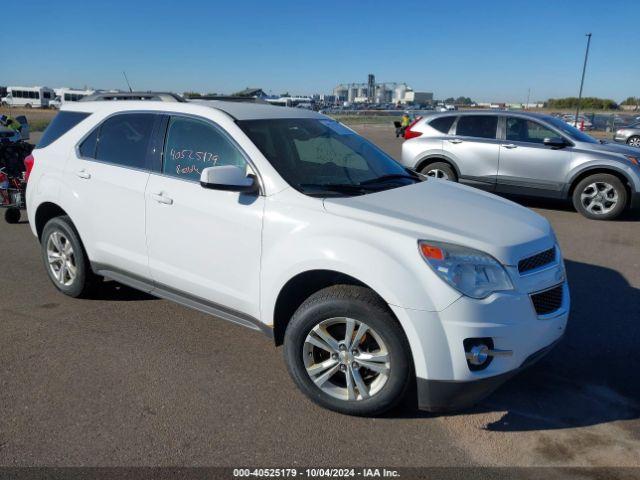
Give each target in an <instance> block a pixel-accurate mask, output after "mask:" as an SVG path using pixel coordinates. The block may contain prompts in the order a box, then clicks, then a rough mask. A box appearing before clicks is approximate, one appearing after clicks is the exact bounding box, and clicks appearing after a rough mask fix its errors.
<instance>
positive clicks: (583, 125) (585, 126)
mask: <svg viewBox="0 0 640 480" xmlns="http://www.w3.org/2000/svg"><path fill="white" fill-rule="evenodd" d="M564 121H565V122H567V123H568V124H569V125H571V126H572V127H575V128H577V129H579V130H582V131H586V130H593V123H591V121H590V120H589V119H588V118H586V117H578V121H577V122H576V117H575V115H572V116H569V117H565V118H564Z"/></svg>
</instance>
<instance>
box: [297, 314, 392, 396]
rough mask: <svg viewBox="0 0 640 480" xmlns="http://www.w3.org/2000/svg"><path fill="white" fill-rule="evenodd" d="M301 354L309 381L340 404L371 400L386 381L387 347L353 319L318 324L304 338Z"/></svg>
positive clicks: (388, 367) (369, 328) (334, 319)
mask: <svg viewBox="0 0 640 480" xmlns="http://www.w3.org/2000/svg"><path fill="white" fill-rule="evenodd" d="M302 352H303V360H304V366H305V369H306V371H307V374H308V375H309V377H310V378H311V380H312V381H313V382H314V383H315V384H316V386H317V387H318V388H320V389H321V390H322V391H323V392H324V393H326V394H327V395H330V396H332V397H334V398H338V399H340V400H354V401H361V400H365V399H367V398H370V397H373V396H374V395H376V394H377V393H378V392H379V391H380V390H382V388H383V387H384V385H385V384H386V383H387V380H388V379H389V372H390V368H391V364H390V352H389V349H388V348H387V345H386V344H385V342H384V341H383V339H382V337H381V336H380V335H379V334H378V333H377V332H376V331H375V330H374V329H373V328H371V327H370V326H369V325H367V324H366V323H364V322H361V321H359V320H355V319H353V318H347V317H336V318H329V319H327V320H323V321H322V322H320V323H318V324H317V325H316V326H315V327H314V328H313V329H312V330H311V331H310V332H309V334H308V335H307V337H306V339H305V342H304V346H303V348H302Z"/></svg>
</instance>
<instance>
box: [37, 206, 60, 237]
mask: <svg viewBox="0 0 640 480" xmlns="http://www.w3.org/2000/svg"><path fill="white" fill-rule="evenodd" d="M65 215H67V216H68V214H67V212H66V211H65V210H64V209H63V208H62V207H61V206H60V205H58V204H56V203H53V202H43V203H41V204H40V205H38V208H37V209H36V215H35V226H36V233H37V234H38V240H41V239H42V231H43V230H44V226H45V225H46V224H47V222H48V221H49V220H51V219H52V218H55V217H62V216H65Z"/></svg>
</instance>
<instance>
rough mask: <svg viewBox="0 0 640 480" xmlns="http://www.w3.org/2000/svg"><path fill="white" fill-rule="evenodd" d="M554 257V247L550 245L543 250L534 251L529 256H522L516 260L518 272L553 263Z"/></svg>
mask: <svg viewBox="0 0 640 480" xmlns="http://www.w3.org/2000/svg"><path fill="white" fill-rule="evenodd" d="M555 259H556V247H552V248H550V249H549V250H545V251H544V252H540V253H536V254H535V255H532V256H531V257H527V258H523V259H522V260H520V261H519V262H518V272H520V273H521V274H522V273H526V272H529V271H531V270H535V269H536V268H540V267H544V266H545V265H548V264H550V263H553V262H554V260H555Z"/></svg>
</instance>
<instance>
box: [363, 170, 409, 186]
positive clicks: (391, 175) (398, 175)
mask: <svg viewBox="0 0 640 480" xmlns="http://www.w3.org/2000/svg"><path fill="white" fill-rule="evenodd" d="M401 178H407V179H409V180H414V181H416V182H417V181H420V177H418V176H417V175H409V174H408V173H389V174H387V175H382V176H381V177H378V178H372V179H369V180H365V181H364V182H360V183H359V184H358V185H372V184H374V183H380V182H386V181H387V180H396V179H401Z"/></svg>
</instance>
